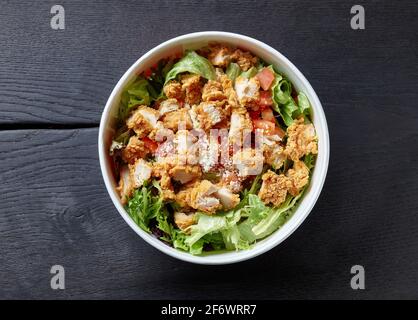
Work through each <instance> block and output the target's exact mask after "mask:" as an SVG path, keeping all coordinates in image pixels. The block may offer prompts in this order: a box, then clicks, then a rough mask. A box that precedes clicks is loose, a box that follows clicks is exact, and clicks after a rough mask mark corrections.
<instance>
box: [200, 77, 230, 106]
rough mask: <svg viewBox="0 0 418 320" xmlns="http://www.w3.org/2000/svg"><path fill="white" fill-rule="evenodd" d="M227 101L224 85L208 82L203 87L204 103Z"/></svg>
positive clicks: (213, 81) (212, 81)
mask: <svg viewBox="0 0 418 320" xmlns="http://www.w3.org/2000/svg"><path fill="white" fill-rule="evenodd" d="M225 99H227V97H226V95H225V94H224V92H223V87H222V84H221V83H220V82H218V81H215V80H208V82H207V83H206V84H205V85H204V86H203V91H202V100H203V101H217V100H218V101H222V100H225Z"/></svg>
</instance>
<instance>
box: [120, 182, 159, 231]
mask: <svg viewBox="0 0 418 320" xmlns="http://www.w3.org/2000/svg"><path fill="white" fill-rule="evenodd" d="M151 187H152V186H151V185H150V184H147V183H145V184H144V185H143V186H142V187H141V188H139V189H136V190H135V191H134V193H133V195H132V197H131V198H130V199H129V200H128V205H127V208H126V210H127V211H128V214H129V215H130V216H131V218H132V219H133V220H134V221H135V223H136V224H137V225H138V226H139V227H140V228H141V229H143V230H145V231H146V232H150V229H149V223H150V220H151V219H153V218H156V217H157V215H158V214H160V212H161V211H162V208H163V201H162V198H161V197H160V196H154V195H152V192H151Z"/></svg>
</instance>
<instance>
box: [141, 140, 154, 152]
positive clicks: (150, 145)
mask: <svg viewBox="0 0 418 320" xmlns="http://www.w3.org/2000/svg"><path fill="white" fill-rule="evenodd" d="M142 141H143V142H144V145H145V148H147V149H149V150H151V152H152V153H154V152H155V151H157V149H158V143H157V142H155V141H154V140H151V139H150V138H148V137H144V138H143V139H142Z"/></svg>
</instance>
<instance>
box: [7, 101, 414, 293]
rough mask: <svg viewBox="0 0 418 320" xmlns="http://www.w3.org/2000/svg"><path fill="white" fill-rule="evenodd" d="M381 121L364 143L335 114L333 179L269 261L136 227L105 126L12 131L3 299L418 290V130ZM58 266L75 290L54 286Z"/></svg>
mask: <svg viewBox="0 0 418 320" xmlns="http://www.w3.org/2000/svg"><path fill="white" fill-rule="evenodd" d="M352 110H353V111H348V112H347V116H350V117H358V115H357V114H356V112H357V111H356V110H355V109H352ZM369 121H370V119H367V118H366V119H364V120H362V121H358V123H357V131H358V132H359V134H360V135H361V136H364V137H366V138H364V139H360V138H361V137H360V136H356V135H354V137H357V139H353V135H352V133H351V128H352V125H351V124H349V123H347V122H344V121H341V122H339V121H338V119H336V120H335V127H338V128H339V130H338V132H342V133H341V134H336V135H334V138H333V139H332V140H333V152H332V158H331V167H330V171H329V175H328V179H327V182H326V185H325V188H324V191H323V193H322V195H321V197H320V199H319V201H318V203H317V205H316V206H315V208H314V210H313V212H312V213H311V215H310V216H309V218H308V219H307V221H306V222H305V223H304V224H303V225H302V226H301V227H300V229H298V230H297V231H296V232H295V233H294V234H293V235H292V236H291V237H290V238H289V239H288V240H286V241H285V242H284V243H283V244H281V245H280V246H279V247H277V248H275V249H273V250H272V251H271V252H269V253H266V254H264V255H262V256H261V257H258V258H256V259H254V260H252V261H248V262H243V263H240V264H237V265H230V266H215V267H210V266H198V265H192V264H188V263H184V262H180V261H176V260H174V259H172V258H169V257H167V256H165V255H163V254H162V253H160V252H158V251H157V250H156V249H154V248H152V247H150V246H149V245H148V244H146V243H145V242H144V241H143V240H141V239H140V238H139V237H138V236H137V235H136V234H135V233H134V232H133V231H132V230H130V228H129V227H128V226H127V225H126V223H125V222H124V221H123V220H122V218H121V217H120V216H119V214H118V213H117V211H116V210H115V208H114V207H113V204H112V203H111V201H110V199H109V197H108V195H107V193H106V190H105V188H104V185H103V182H102V177H101V174H100V170H99V164H98V159H97V146H96V139H97V129H81V130H80V129H76V130H17V131H3V132H0V146H1V147H0V162H1V163H2V172H1V174H0V179H1V181H2V185H1V190H0V193H1V201H0V212H1V215H0V252H1V255H0V297H1V298H36V299H39V298H52V299H55V298H57V299H60V298H73V299H75V298H82V299H87V298H124V299H125V298H143V299H153V298H186V299H188V298H231V297H234V298H260V299H262V298H277V299H279V298H281V299H284V298H314V299H315V298H350V299H352V298H354V299H357V298H389V297H392V298H393V297H396V298H402V297H403V298H418V291H417V288H418V272H417V270H418V262H417V261H418V259H417V251H416V248H417V246H418V239H417V237H416V234H417V232H418V216H417V214H416V212H417V208H418V203H417V198H416V197H414V195H416V194H417V192H418V185H417V181H418V165H417V162H416V161H415V159H416V158H417V157H418V150H417V148H412V149H411V145H416V144H417V143H418V134H417V133H416V130H413V129H411V130H405V129H403V130H402V131H401V133H400V134H398V135H396V136H395V135H388V136H387V138H386V139H381V134H377V133H376V131H375V129H376V127H377V126H379V125H381V124H384V123H378V122H374V123H375V125H373V126H370V123H369ZM331 123H334V121H332V122H331ZM372 123H373V122H372ZM394 123H397V122H396V121H394ZM398 123H399V124H398V125H395V126H394V130H395V131H397V129H401V128H402V127H404V126H405V124H404V123H403V122H398ZM415 124H416V123H415ZM335 127H334V125H333V126H332V127H331V129H335ZM397 132H399V131H397ZM354 140H356V141H354ZM389 150H390V152H391V154H392V155H391V156H388V152H389ZM406 150H409V152H407V153H406ZM395 155H397V156H399V157H395ZM399 177H402V179H400V178H399ZM401 191H402V192H401ZM54 264H61V265H63V266H64V267H65V270H66V290H64V291H59V292H57V291H53V290H51V289H50V287H49V281H50V274H49V269H50V267H51V266H52V265H54ZM354 264H362V265H364V266H365V268H366V272H367V290H366V291H364V292H355V291H353V290H351V288H350V286H349V280H350V273H349V270H350V267H351V266H352V265H354Z"/></svg>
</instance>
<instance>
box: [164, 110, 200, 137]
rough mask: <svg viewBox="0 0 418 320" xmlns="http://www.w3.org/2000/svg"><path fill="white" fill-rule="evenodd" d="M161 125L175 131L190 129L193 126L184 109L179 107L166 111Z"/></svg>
mask: <svg viewBox="0 0 418 320" xmlns="http://www.w3.org/2000/svg"><path fill="white" fill-rule="evenodd" d="M162 122H163V126H164V128H166V129H170V130H173V131H174V132H177V130H179V129H187V130H190V129H192V128H193V123H192V119H190V115H189V113H188V112H187V110H186V109H180V110H177V111H172V112H168V113H166V114H165V115H164V116H163V117H162Z"/></svg>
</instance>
